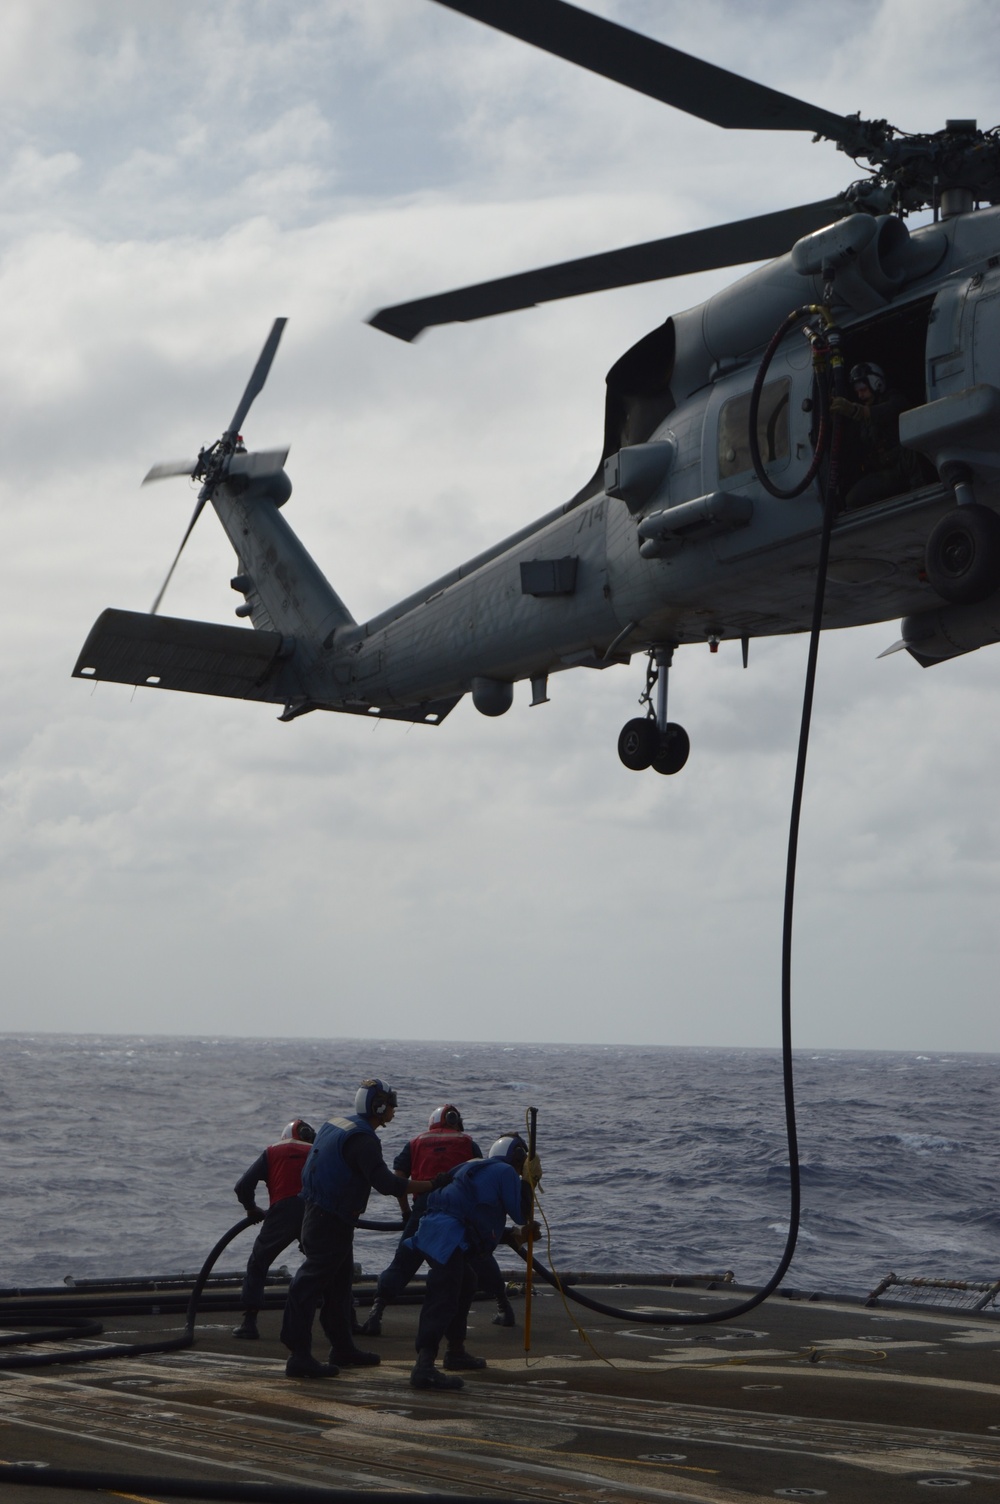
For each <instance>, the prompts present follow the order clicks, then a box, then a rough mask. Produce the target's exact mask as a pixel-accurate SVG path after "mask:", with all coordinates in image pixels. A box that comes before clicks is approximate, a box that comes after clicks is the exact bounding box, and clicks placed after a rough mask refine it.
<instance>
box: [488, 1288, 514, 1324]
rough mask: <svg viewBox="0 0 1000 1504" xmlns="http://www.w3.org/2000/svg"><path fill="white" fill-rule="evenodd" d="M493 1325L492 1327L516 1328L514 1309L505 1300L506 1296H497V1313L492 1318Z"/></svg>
mask: <svg viewBox="0 0 1000 1504" xmlns="http://www.w3.org/2000/svg"><path fill="white" fill-rule="evenodd" d="M493 1325H494V1326H516V1325H517V1323H516V1321H515V1320H514V1307H513V1306H512V1305H511V1303H510V1301H509V1300H508V1299H507V1297H506V1295H498V1296H497V1313H496V1315H495V1316H494V1317H493Z"/></svg>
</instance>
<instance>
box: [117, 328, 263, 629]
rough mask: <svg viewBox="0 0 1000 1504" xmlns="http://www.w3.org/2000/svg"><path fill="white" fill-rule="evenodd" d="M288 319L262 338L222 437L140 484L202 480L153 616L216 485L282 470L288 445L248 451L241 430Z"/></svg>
mask: <svg viewBox="0 0 1000 1504" xmlns="http://www.w3.org/2000/svg"><path fill="white" fill-rule="evenodd" d="M287 322H288V320H287V319H275V321H274V323H273V324H272V325H271V332H270V334H269V335H268V337H267V339H266V340H265V341H264V348H263V349H262V350H261V352H260V355H259V356H258V359H257V364H256V365H255V366H254V368H253V372H252V374H251V376H250V380H249V381H248V382H247V384H246V388H245V390H244V392H243V396H242V397H241V398H240V401H239V404H238V406H237V408H236V411H235V412H234V413H233V416H232V418H231V420H230V423H229V427H228V428H227V429H226V430H225V432H224V433H223V435H222V437H221V438H219V439H216V441H215V443H214V444H212V445H210V446H209V447H208V448H207V449H205V448H203V449H200V450H199V451H198V458H197V459H196V460H168V461H166V462H165V463H162V464H158V465H154V466H153V467H152V469H151V470H149V471H148V472H147V473H146V475H145V476H144V477H143V481H142V483H143V485H144V486H145V485H148V484H149V482H150V481H154V480H166V479H167V478H168V477H169V476H174V475H187V476H189V477H190V478H191V479H192V480H198V481H201V489H200V490H199V492H198V500H197V501H196V502H195V507H194V511H193V512H192V514H191V521H190V522H189V523H188V525H187V531H186V532H185V534H184V536H183V538H182V539H181V543H180V547H179V548H178V550H177V552H176V554H175V555H174V561H173V563H172V564H171V566H170V568H169V569H168V570H167V577H166V579H165V580H164V581H163V584H162V585H161V586H160V589H159V591H158V593H157V596H156V599H155V600H154V602H153V604H152V606H151V607H150V615H151V616H155V615H156V613H157V611H158V610H159V609H160V603H161V601H162V600H163V597H164V595H165V594H166V590H167V586H168V585H169V584H170V581H171V579H172V577H173V573H174V570H175V569H176V568H177V564H178V561H179V559H180V556H181V554H182V553H183V552H184V548H185V545H186V544H187V541H188V539H189V538H190V536H191V534H192V533H193V532H194V528H195V524H196V522H197V521H198V518H199V517H200V516H201V514H202V512H203V511H204V510H205V503H206V502H208V501H211V499H212V495H213V493H214V492H215V490H216V488H217V487H218V486H219V485H221V484H222V482H223V481H225V480H226V479H227V478H228V477H229V476H231V475H233V476H235V475H244V476H247V477H251V476H263V475H270V474H274V473H276V472H277V471H279V470H281V469H282V467H283V466H284V463H285V460H286V459H287V457H288V450H287V448H286V449H271V450H265V451H261V452H259V453H256V454H248V453H247V451H246V448H245V446H244V443H243V437H242V435H241V433H240V429H241V428H242V426H243V423H244V420H245V418H246V416H247V413H248V412H249V411H250V408H251V407H252V405H253V403H254V401H255V399H256V398H257V397H258V396H259V395H260V392H261V391H262V389H263V386H264V383H265V382H266V380H267V377H268V372H269V371H270V369H271V364H272V362H273V360H274V357H275V355H276V354H277V350H278V345H279V343H280V342H281V336H282V333H283V332H284V328H285V325H286V323H287Z"/></svg>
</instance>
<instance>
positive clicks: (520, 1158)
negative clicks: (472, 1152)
mask: <svg viewBox="0 0 1000 1504" xmlns="http://www.w3.org/2000/svg"><path fill="white" fill-rule="evenodd" d="M486 1157H487V1159H503V1160H506V1162H507V1163H508V1164H509V1165H512V1166H513V1167H514V1169H515V1170H517V1172H518V1174H520V1172H521V1166H522V1165H523V1164H524V1161H525V1160H526V1159H527V1157H528V1146H527V1144H526V1143H525V1142H524V1139H523V1138H522V1137H521V1135H520V1134H519V1133H505V1134H504V1136H503V1138H498V1139H497V1141H496V1143H495V1144H491V1145H490V1152H489V1154H488V1155H487V1156H486Z"/></svg>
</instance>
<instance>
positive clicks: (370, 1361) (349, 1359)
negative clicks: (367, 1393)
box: [330, 1347, 382, 1368]
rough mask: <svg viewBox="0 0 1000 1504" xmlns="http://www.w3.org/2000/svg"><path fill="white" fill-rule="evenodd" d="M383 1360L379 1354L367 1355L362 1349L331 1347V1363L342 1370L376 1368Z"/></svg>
mask: <svg viewBox="0 0 1000 1504" xmlns="http://www.w3.org/2000/svg"><path fill="white" fill-rule="evenodd" d="M381 1361H382V1359H381V1358H380V1357H379V1355H378V1353H366V1352H365V1351H364V1350H363V1348H360V1347H344V1348H339V1347H331V1349H330V1362H331V1363H336V1364H338V1365H339V1367H341V1368H374V1367H375V1365H376V1364H377V1363H381Z"/></svg>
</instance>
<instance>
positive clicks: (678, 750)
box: [651, 721, 691, 773]
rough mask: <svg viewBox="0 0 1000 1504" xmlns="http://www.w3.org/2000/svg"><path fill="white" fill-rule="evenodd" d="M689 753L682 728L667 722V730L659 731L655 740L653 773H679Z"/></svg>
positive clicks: (673, 722) (688, 744) (686, 738)
mask: <svg viewBox="0 0 1000 1504" xmlns="http://www.w3.org/2000/svg"><path fill="white" fill-rule="evenodd" d="M690 751H691V743H690V741H689V740H688V734H687V732H686V731H685V730H684V727H683V726H678V725H677V723H676V721H668V722H667V729H666V730H665V731H661V732H660V733H659V734H658V735H657V738H656V751H655V752H654V753H653V760H652V764H651V766H652V768H653V771H654V773H679V772H680V770H681V768H682V767H683V766H684V764H685V763H686V762H687V760H688V753H689V752H690Z"/></svg>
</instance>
